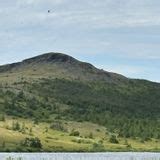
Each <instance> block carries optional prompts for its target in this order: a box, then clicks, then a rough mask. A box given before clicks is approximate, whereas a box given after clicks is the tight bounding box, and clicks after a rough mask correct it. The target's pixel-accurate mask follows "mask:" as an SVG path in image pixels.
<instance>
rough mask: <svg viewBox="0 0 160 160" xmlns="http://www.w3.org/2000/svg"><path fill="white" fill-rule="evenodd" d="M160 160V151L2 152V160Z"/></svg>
mask: <svg viewBox="0 0 160 160" xmlns="http://www.w3.org/2000/svg"><path fill="white" fill-rule="evenodd" d="M11 157H12V158H13V160H21V158H22V160H160V153H130V152H125V153H114V152H113V153H0V160H7V159H9V160H12V159H11Z"/></svg>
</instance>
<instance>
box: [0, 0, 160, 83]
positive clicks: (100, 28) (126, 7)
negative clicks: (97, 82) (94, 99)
mask: <svg viewBox="0 0 160 160" xmlns="http://www.w3.org/2000/svg"><path fill="white" fill-rule="evenodd" d="M48 10H50V13H48ZM51 51H55V52H62V53H66V54H69V55H71V56H74V57H75V58H78V59H80V60H82V61H87V62H90V63H92V64H94V65H95V66H97V67H99V68H103V69H105V70H107V71H112V72H117V73H121V74H123V75H125V76H127V77H131V78H143V79H149V80H152V81H157V82H160V71H159V68H160V63H159V62H160V1H159V0H14V1H11V0H1V1H0V64H6V63H11V62H16V61H20V60H22V59H25V58H29V57H32V56H35V55H38V54H42V53H46V52H51Z"/></svg>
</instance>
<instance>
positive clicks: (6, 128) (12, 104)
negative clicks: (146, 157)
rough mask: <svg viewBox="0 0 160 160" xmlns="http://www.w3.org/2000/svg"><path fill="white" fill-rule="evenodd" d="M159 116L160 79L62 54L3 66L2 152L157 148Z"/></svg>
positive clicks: (0, 73)
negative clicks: (105, 68)
mask: <svg viewBox="0 0 160 160" xmlns="http://www.w3.org/2000/svg"><path fill="white" fill-rule="evenodd" d="M55 57H56V58H55ZM11 119H12V120H11ZM159 121H160V84H158V83H152V82H149V81H144V80H132V79H127V78H125V77H123V76H121V75H118V74H113V73H108V72H104V71H102V70H98V69H96V68H95V67H93V66H92V65H90V64H87V63H82V62H79V61H77V60H75V59H72V58H70V57H67V56H66V55H59V54H58V56H57V54H47V55H44V56H41V57H38V58H33V59H29V60H27V61H24V62H22V63H18V64H14V65H8V66H2V67H0V124H1V125H0V127H1V137H0V138H1V139H2V141H1V142H0V143H1V144H2V145H1V146H2V147H0V150H2V151H104V150H106V151H108V150H110V151H126V150H135V151H139V150H145V151H152V150H155V151H157V150H160V146H159V145H158V143H159V141H160V123H159ZM8 123H9V124H8ZM94 124H95V126H94ZM92 125H93V126H94V127H91V126H92ZM81 127H82V128H81ZM36 130H37V131H36ZM13 134H15V138H13V136H11V135H13ZM4 135H6V136H4ZM7 136H8V137H7ZM5 137H7V138H5Z"/></svg>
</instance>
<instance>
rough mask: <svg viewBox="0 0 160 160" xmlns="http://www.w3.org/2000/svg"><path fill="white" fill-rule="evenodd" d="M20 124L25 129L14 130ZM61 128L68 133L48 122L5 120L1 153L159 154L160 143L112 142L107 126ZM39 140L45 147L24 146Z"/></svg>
mask: <svg viewBox="0 0 160 160" xmlns="http://www.w3.org/2000/svg"><path fill="white" fill-rule="evenodd" d="M17 122H18V123H19V125H20V126H23V128H24V130H23V131H22V130H19V131H15V130H13V129H12V125H13V123H17ZM61 125H63V126H64V127H65V131H58V130H56V129H51V128H50V124H49V123H39V124H35V123H34V122H33V121H30V120H26V119H14V118H12V117H7V118H5V121H1V122H0V150H1V151H48V152H50V151H66V152H67V151H73V152H80V151H81V152H83V151H84V152H87V151H129V150H130V151H160V141H158V140H154V139H152V140H149V141H146V142H141V140H140V139H122V138H118V137H117V140H118V143H117V144H115V143H111V142H110V136H111V133H109V132H108V131H107V130H106V129H105V128H104V127H102V126H99V125H95V124H92V123H89V122H85V123H80V122H65V121H62V122H61ZM73 130H74V131H78V132H79V133H80V135H74V136H71V132H73ZM31 137H38V138H39V139H40V141H41V143H42V148H41V149H40V148H39V149H37V148H30V147H25V146H23V147H22V146H21V145H22V142H23V141H24V140H25V138H31Z"/></svg>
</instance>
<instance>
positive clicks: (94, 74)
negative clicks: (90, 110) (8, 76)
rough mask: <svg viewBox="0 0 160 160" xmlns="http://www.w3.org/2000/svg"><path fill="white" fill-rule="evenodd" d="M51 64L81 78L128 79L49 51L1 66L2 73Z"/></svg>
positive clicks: (61, 70) (115, 80)
mask: <svg viewBox="0 0 160 160" xmlns="http://www.w3.org/2000/svg"><path fill="white" fill-rule="evenodd" d="M49 65H50V69H51V68H52V69H53V68H56V70H60V72H65V74H67V72H68V75H69V74H72V73H73V75H72V76H71V78H73V77H75V78H76V79H79V78H80V77H81V75H82V74H83V77H84V78H83V80H100V79H101V80H103V81H110V82H118V81H127V78H126V77H125V76H123V75H120V74H118V73H112V72H108V71H104V70H102V69H98V68H96V67H95V66H93V65H92V64H90V63H87V62H82V61H79V60H77V59H75V58H73V57H71V56H69V55H66V54H63V53H56V52H49V53H45V54H42V55H38V56H35V57H32V58H28V59H25V60H23V61H21V62H17V63H13V64H7V65H2V66H0V73H4V72H12V70H13V72H14V71H17V70H21V69H23V68H24V67H25V68H27V67H30V68H32V69H34V68H36V66H38V67H39V68H42V67H43V66H47V68H48V67H49ZM36 70H37V71H38V70H39V69H38V68H36ZM78 73H80V74H78ZM85 74H86V75H85ZM90 77H91V78H90Z"/></svg>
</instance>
